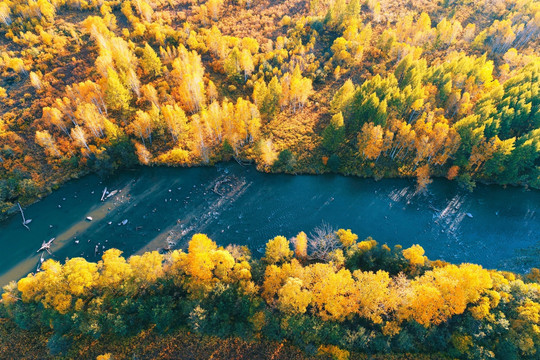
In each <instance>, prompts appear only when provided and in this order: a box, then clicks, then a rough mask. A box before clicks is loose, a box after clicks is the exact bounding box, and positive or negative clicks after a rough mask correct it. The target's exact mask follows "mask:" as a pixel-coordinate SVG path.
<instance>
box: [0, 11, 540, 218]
mask: <svg viewBox="0 0 540 360" xmlns="http://www.w3.org/2000/svg"><path fill="white" fill-rule="evenodd" d="M419 7H420V6H419ZM539 14H540V7H539V6H538V2H537V1H535V0H506V1H502V2H495V3H493V2H491V1H477V2H470V1H447V2H442V3H433V4H431V3H430V4H425V3H423V4H422V7H421V11H419V12H414V11H411V10H410V8H409V7H407V6H404V4H401V3H400V2H393V1H387V0H384V1H378V0H369V1H365V2H362V1H358V0H335V1H327V0H312V1H309V2H302V1H299V0H287V1H283V2H275V1H269V0H260V1H229V2H226V1H222V0H208V1H203V2H198V1H192V0H177V1H169V2H160V1H158V2H152V1H147V0H112V1H104V2H86V1H75V0H55V1H45V0H43V1H41V0H40V1H37V2H36V1H30V2H27V1H21V0H4V1H1V2H0V37H2V38H3V39H4V40H3V41H2V42H0V99H1V104H0V214H1V216H2V217H4V216H6V214H8V213H10V212H12V211H13V210H14V204H15V203H16V202H17V201H19V202H21V203H23V204H24V203H28V202H30V201H32V200H33V199H35V198H36V197H38V196H41V195H43V194H45V193H47V192H48V191H50V190H51V188H52V187H55V186H58V184H60V183H62V182H63V181H65V180H66V179H69V178H71V177H74V176H78V175H80V174H83V173H86V172H89V171H101V172H107V171H111V170H114V169H116V168H118V167H120V166H129V165H131V164H134V163H137V162H139V163H142V164H148V165H172V166H178V165H181V166H191V165H198V164H208V163H210V164H211V163H214V162H216V161H221V160H228V159H230V158H231V157H235V158H237V159H238V160H243V161H252V162H255V163H256V164H257V166H258V168H259V169H260V170H263V171H286V172H293V173H298V172H309V173H321V172H328V171H334V172H340V173H344V174H355V175H360V176H374V177H385V176H409V177H417V178H418V185H419V189H422V188H424V187H425V186H426V185H427V184H429V182H430V177H431V176H447V177H448V178H449V179H454V178H455V179H458V180H459V181H460V182H461V183H462V184H464V185H465V186H467V187H469V188H472V187H473V186H474V183H475V181H477V180H481V181H486V182H496V183H500V184H522V185H528V186H533V187H539V186H540V165H539V161H540V156H539V154H540V140H539V126H540V117H539V116H540V115H539V105H538V104H539V101H538V83H539V81H538V72H539V66H540V65H539V61H540V60H539V57H538V56H539V55H538V35H539V33H540V24H539V20H538V19H539V18H540V15H539Z"/></svg>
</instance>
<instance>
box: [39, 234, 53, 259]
mask: <svg viewBox="0 0 540 360" xmlns="http://www.w3.org/2000/svg"><path fill="white" fill-rule="evenodd" d="M54 239H56V238H52V239H50V240H49V241H43V244H41V247H40V248H39V249H38V251H36V252H40V251H46V252H48V253H49V254H51V255H52V253H51V251H50V250H49V249H50V248H51V245H52V243H53V241H54ZM42 256H43V254H42Z"/></svg>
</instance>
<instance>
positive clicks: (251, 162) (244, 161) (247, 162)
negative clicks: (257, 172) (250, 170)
mask: <svg viewBox="0 0 540 360" xmlns="http://www.w3.org/2000/svg"><path fill="white" fill-rule="evenodd" d="M233 159H234V160H236V162H237V163H238V164H239V165H240V166H248V165H251V164H253V161H251V160H249V161H248V160H241V159H239V158H237V157H236V156H233Z"/></svg>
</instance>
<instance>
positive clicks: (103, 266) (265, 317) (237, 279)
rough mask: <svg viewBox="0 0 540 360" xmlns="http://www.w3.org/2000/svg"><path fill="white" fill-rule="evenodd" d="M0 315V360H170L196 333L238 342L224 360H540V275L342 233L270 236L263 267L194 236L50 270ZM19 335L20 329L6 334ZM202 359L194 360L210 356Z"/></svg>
mask: <svg viewBox="0 0 540 360" xmlns="http://www.w3.org/2000/svg"><path fill="white" fill-rule="evenodd" d="M0 318H3V319H4V321H3V322H2V323H1V326H0V328H1V329H3V332H4V336H2V339H1V340H0V357H5V356H7V355H6V354H9V350H10V347H9V346H8V344H9V342H14V341H16V342H18V343H19V344H21V343H22V344H29V345H28V348H29V349H33V350H31V351H34V352H35V353H29V354H28V356H29V357H28V358H40V359H41V358H42V356H44V355H43V353H40V352H38V351H37V350H34V348H37V349H39V347H37V345H36V344H35V340H34V345H32V343H33V341H32V340H29V338H30V339H32V338H33V337H36V336H38V337H39V338H40V339H41V343H42V344H41V346H42V347H43V344H46V349H47V350H48V351H49V353H50V355H51V356H60V357H63V356H65V357H66V358H70V359H73V358H77V359H82V358H87V359H94V358H97V359H131V358H134V357H136V358H138V357H137V356H139V355H141V354H149V353H150V354H151V353H152V351H156V350H155V347H156V345H155V344H156V343H157V344H159V345H160V346H161V349H160V353H159V354H160V355H159V356H160V357H159V358H170V359H174V358H175V357H174V356H171V357H167V355H170V354H171V352H172V353H173V354H174V351H175V348H174V347H175V344H177V341H178V342H180V343H185V340H183V337H182V336H184V337H185V336H186V334H193V335H192V337H195V339H196V341H198V342H199V341H201V342H202V343H203V344H204V343H205V341H206V344H209V345H208V346H209V347H212V346H215V345H212V341H208V340H198V339H200V338H198V336H203V335H204V336H217V337H218V338H224V339H235V338H236V339H237V340H234V341H233V340H228V341H231V343H225V344H224V345H223V348H222V351H223V352H225V354H224V355H221V356H222V357H220V358H223V359H225V358H232V357H231V356H232V355H231V353H234V351H235V349H237V346H238V345H235V343H237V342H238V341H247V342H248V343H249V341H252V342H253V341H255V343H257V344H258V345H257V346H261V347H264V346H265V345H264V344H266V343H267V342H269V341H270V342H277V343H279V344H280V345H279V346H278V349H277V350H276V352H279V351H280V350H279V349H281V348H282V347H283V346H284V345H285V346H286V348H285V349H284V350H283V352H284V355H289V356H290V357H281V355H280V358H302V356H316V355H318V356H320V357H319V358H328V359H341V360H345V359H349V358H362V357H361V356H362V355H361V354H363V355H366V354H367V355H370V356H371V355H374V356H377V355H384V354H386V355H388V354H391V356H394V357H392V358H395V359H422V358H426V359H538V354H539V352H540V330H539V329H540V271H539V269H533V270H532V271H531V272H530V273H529V274H527V275H516V274H513V273H509V272H502V271H496V270H486V269H484V268H482V267H481V266H479V265H474V264H467V263H464V264H461V265H453V264H449V263H446V262H443V261H430V260H429V259H428V258H427V257H426V256H425V255H424V249H423V248H422V247H421V246H419V245H413V246H411V247H410V248H407V249H402V248H401V247H400V246H399V245H398V246H395V247H394V248H390V247H388V246H387V245H382V246H381V245H379V244H378V243H377V242H376V241H375V240H373V239H371V238H368V239H365V240H364V241H358V236H357V235H356V234H354V233H352V232H351V230H346V229H339V230H337V231H333V230H332V229H329V228H326V230H321V231H318V232H316V233H315V234H310V235H307V234H306V233H304V232H300V233H298V235H296V236H295V237H293V238H291V239H287V238H285V237H283V236H276V237H275V238H273V239H271V240H269V241H268V242H267V244H266V248H265V253H264V257H263V258H262V259H256V258H254V257H252V256H251V254H250V252H249V250H248V249H247V248H246V247H240V246H235V245H229V246H227V247H225V248H223V247H218V246H217V245H216V243H215V242H214V241H212V240H211V239H210V238H208V237H207V236H206V235H204V234H196V235H194V236H193V237H192V238H191V240H190V242H189V245H188V249H187V251H186V252H184V251H182V250H174V251H171V252H168V253H167V254H160V253H158V252H156V251H152V252H146V253H144V254H142V255H133V256H131V257H129V258H128V259H126V258H124V257H123V256H122V252H121V251H120V250H117V249H110V250H107V251H106V252H105V253H104V254H103V257H102V259H101V260H100V261H99V262H97V263H93V262H87V261H86V260H85V259H83V258H72V259H69V260H66V262H65V263H64V264H61V263H59V262H58V261H55V260H52V259H50V260H47V261H45V262H44V263H43V266H42V271H41V272H38V273H36V274H30V275H28V276H26V277H24V278H22V279H20V280H19V281H18V282H15V281H13V282H12V283H10V284H9V285H7V286H5V287H4V288H3V293H2V302H1V303H0ZM15 327H18V328H20V329H22V330H18V331H14V332H12V333H9V332H8V331H7V329H9V328H15ZM21 331H22V332H24V331H26V332H27V334H30V335H26V336H22V335H21ZM32 334H34V335H32ZM35 334H37V335H35ZM171 337H172V339H174V340H172V341H171V340H169V341H164V340H163V339H170V338H171ZM21 338H22V339H21ZM130 339H135V342H139V341H141V342H142V343H143V344H144V347H142V348H141V346H140V344H139V345H137V346H135V347H130V346H129V345H128V344H129V342H130V341H133V340H130ZM206 339H207V338H206ZM214 341H215V340H214ZM223 341H225V340H223ZM111 344H113V345H114V346H111ZM291 345H294V346H295V347H296V348H299V349H300V350H302V351H303V353H304V355H301V353H295V350H294V348H292V350H291V349H287V347H290V346H291ZM25 346H26V345H25ZM186 348H189V346H186ZM247 348H248V349H249V346H247ZM105 349H109V350H110V351H107V352H105ZM42 351H43V349H42ZM100 351H103V353H101V354H100ZM176 351H178V350H177V349H176ZM190 351H191V350H190ZM202 351H204V347H203V346H201V350H199V352H198V355H199V356H200V357H196V355H195V358H208V357H203V356H201V352H202ZM227 351H230V352H229V353H228V354H229V355H227ZM296 351H298V350H296ZM246 352H247V350H246V349H244V352H243V353H244V354H245V353H246ZM154 354H156V355H157V353H155V352H154ZM177 354H179V353H177ZM156 355H154V356H155V357H153V356H147V357H144V358H157V356H156ZM182 356H183V357H181V358H192V357H185V356H187V355H186V354H182ZM207 356H208V355H207ZM261 358H274V357H271V356H270V355H268V356H267V357H261ZM388 358H389V357H386V359H388Z"/></svg>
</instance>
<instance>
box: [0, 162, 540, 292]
mask: <svg viewBox="0 0 540 360" xmlns="http://www.w3.org/2000/svg"><path fill="white" fill-rule="evenodd" d="M105 187H107V188H108V190H109V191H113V190H118V192H117V193H116V195H114V196H111V197H109V198H107V199H106V200H105V201H103V202H102V201H100V199H101V196H102V192H103V189H104V188H105ZM414 190H415V185H414V182H413V181H412V180H407V179H386V180H380V181H374V180H370V179H359V178H354V177H344V176H338V175H317V176H308V175H302V176H291V175H275V174H273V175H270V174H263V173H259V172H257V171H256V170H255V168H254V167H241V166H240V165H238V164H236V163H225V164H218V165H217V166H215V167H206V168H189V169H181V168H149V167H144V168H138V169H135V170H125V171H122V172H119V173H118V174H116V175H114V176H113V177H111V178H109V179H100V178H99V177H98V176H96V175H89V176H85V177H83V178H81V179H77V180H73V181H70V182H68V183H67V184H65V185H64V186H62V187H61V188H60V189H59V190H57V191H55V192H53V193H52V194H51V195H49V196H47V197H46V198H44V199H43V200H41V201H39V202H37V203H35V204H33V205H31V206H28V207H27V208H26V209H24V211H25V215H26V218H27V219H32V222H31V223H30V224H29V227H30V230H27V229H25V228H24V227H23V226H22V224H21V217H20V216H13V217H11V218H10V219H8V220H6V221H4V222H2V223H0V246H1V248H2V251H1V252H0V284H6V283H8V282H9V281H11V280H16V279H18V278H20V277H21V276H24V275H25V274H26V273H28V272H30V271H34V270H35V269H36V267H37V266H38V264H39V263H40V256H39V254H37V253H36V250H37V249H39V248H40V246H41V244H42V242H43V241H47V240H49V239H51V238H53V237H54V238H56V240H55V241H54V242H53V243H52V246H51V249H50V250H51V253H52V255H49V254H48V253H44V255H45V259H47V258H50V257H52V258H54V259H57V260H61V261H63V260H65V259H66V258H68V257H76V256H83V257H85V258H86V259H88V260H90V261H97V260H99V258H100V256H101V255H102V254H103V251H105V250H107V249H109V248H113V247H114V248H118V249H121V250H122V251H124V255H125V256H129V255H131V254H135V253H141V252H144V251H148V250H155V249H164V248H168V247H170V248H178V247H181V248H185V247H186V244H187V242H188V240H189V239H190V237H191V235H193V234H194V233H197V232H203V233H206V234H208V235H209V236H210V237H211V238H212V239H213V240H215V241H216V242H217V243H218V244H220V245H227V244H229V243H234V244H238V245H248V246H249V247H250V248H251V250H252V252H253V253H254V254H259V252H258V251H257V250H258V249H261V247H262V246H263V245H264V243H265V242H266V241H267V240H268V239H270V238H272V237H274V236H276V235H284V236H286V237H292V236H294V235H296V234H297V233H298V232H299V231H305V232H306V233H308V234H309V233H310V232H312V231H313V229H314V228H316V227H318V226H321V225H322V224H323V223H324V224H328V225H330V226H332V227H333V228H335V229H338V228H350V229H351V230H353V232H355V233H356V234H358V235H359V237H360V239H364V238H366V237H368V236H372V237H373V238H374V239H376V240H377V241H378V242H379V243H387V244H388V245H390V246H392V245H396V244H401V245H403V246H404V247H408V246H410V245H412V244H420V245H422V246H423V247H424V249H425V250H426V255H427V256H428V257H429V258H430V259H442V260H446V261H450V262H453V263H461V262H473V263H478V264H481V265H483V266H484V267H487V268H496V269H500V270H510V271H516V272H526V271H528V270H529V269H530V268H531V267H540V191H537V190H527V189H523V188H512V187H509V188H506V189H505V188H502V187H500V186H485V185H478V186H477V188H476V189H475V191H474V192H472V193H469V192H467V191H464V190H462V189H460V188H459V187H458V186H457V184H456V183H455V182H450V181H446V180H444V179H436V180H435V181H434V182H433V183H432V184H430V185H429V192H427V193H426V194H421V195H418V194H417V195H415V193H414V192H415V191H414ZM88 216H90V217H92V221H88V220H86V217H88ZM126 220H127V222H126ZM123 223H125V225H123Z"/></svg>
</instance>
